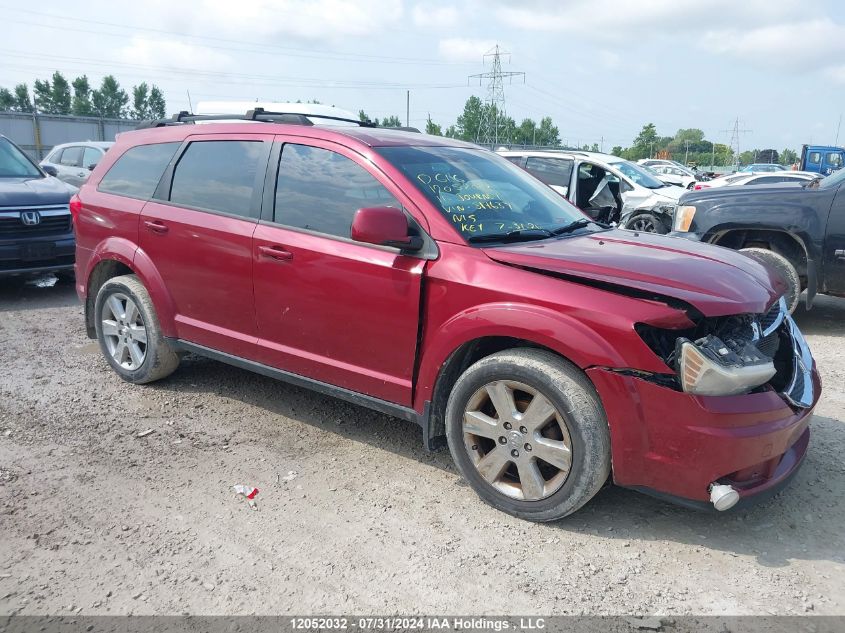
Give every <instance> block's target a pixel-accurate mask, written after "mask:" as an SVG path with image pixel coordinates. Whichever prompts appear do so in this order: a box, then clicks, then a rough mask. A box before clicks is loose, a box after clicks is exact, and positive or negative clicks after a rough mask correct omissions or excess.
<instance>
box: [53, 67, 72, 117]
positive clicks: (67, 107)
mask: <svg viewBox="0 0 845 633" xmlns="http://www.w3.org/2000/svg"><path fill="white" fill-rule="evenodd" d="M51 101H52V105H53V113H54V114H70V112H71V98H70V84H68V81H67V79H65V77H64V75H62V73H60V72H59V71H58V70H57V71H56V72H54V73H53V90H52V94H51Z"/></svg>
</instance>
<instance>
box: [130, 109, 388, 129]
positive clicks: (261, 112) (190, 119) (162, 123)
mask: <svg viewBox="0 0 845 633" xmlns="http://www.w3.org/2000/svg"><path fill="white" fill-rule="evenodd" d="M310 119H328V120H331V121H343V122H344V123H355V124H357V125H360V126H361V127H376V124H375V123H373V122H372V121H370V120H369V119H367V120H366V121H361V120H359V119H348V118H346V117H339V116H331V115H329V114H305V113H302V112H270V111H268V110H265V109H264V108H254V109H252V110H248V111H247V112H246V114H192V113H191V112H188V111H187V110H182V111H181V112H179V113H177V114H174V115H173V116H172V117H170V118H169V119H154V120H152V121H141V122H140V123H139V124H138V125H137V126H136V127H135V129H136V130H144V129H148V128H154V127H167V126H170V125H182V124H184V123H196V122H197V121H233V120H234V121H262V122H265V123H293V124H295V125H314V123H313V122H312V121H311V120H310Z"/></svg>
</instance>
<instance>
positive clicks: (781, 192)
mask: <svg viewBox="0 0 845 633" xmlns="http://www.w3.org/2000/svg"><path fill="white" fill-rule="evenodd" d="M712 182H716V181H711V182H709V183H707V182H704V183H701V184H702V185H705V187H704V188H703V189H697V190H695V191H687V192H686V193H685V194H684V196H683V199H682V200H681V201H680V202H681V204H695V202H696V201H698V200H704V199H714V200H717V199H720V198H733V199H734V200H736V199H743V200H745V199H748V198H750V199H751V200H753V199H754V198H755V197H759V196H762V195H766V196H772V195H774V196H776V198H777V199H778V200H780V199H781V198H782V197H784V196H786V197H796V196H826V195H828V192H829V191H831V189H826V188H825V189H819V188H818V187H812V188H811V187H805V186H804V184H805V183H800V182H799V183H797V184H796V183H792V182H788V183H783V182H778V183H773V184H770V185H751V186H746V185H739V186H734V187H730V186H725V185H724V183H719V184H718V185H716V186H714V185H713V184H712ZM732 202H733V200H732Z"/></svg>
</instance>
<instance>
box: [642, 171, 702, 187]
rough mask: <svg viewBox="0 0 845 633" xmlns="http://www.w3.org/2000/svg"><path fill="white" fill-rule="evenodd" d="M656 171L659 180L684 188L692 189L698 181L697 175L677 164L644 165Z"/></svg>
mask: <svg viewBox="0 0 845 633" xmlns="http://www.w3.org/2000/svg"><path fill="white" fill-rule="evenodd" d="M643 167H645V168H646V169H650V170H651V171H653V172H654V173H655V175H656V176H657V178H658V180H660V181H661V182H665V183H666V184H667V185H675V186H677V187H683V188H684V189H692V188H693V187H695V183H696V182H698V178H697V177H696V175H695V174H694V173H693V172H691V171H690V170H689V169H685V168H684V167H678V166H676V165H643Z"/></svg>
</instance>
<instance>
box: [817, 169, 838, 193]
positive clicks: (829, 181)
mask: <svg viewBox="0 0 845 633" xmlns="http://www.w3.org/2000/svg"><path fill="white" fill-rule="evenodd" d="M819 178H821V180H817V181H811V182H817V183H818V185H816V186H817V187H818V188H819V189H828V188H830V187H838V186H839V183H841V182H842V181H843V180H845V169H838V170H837V171H835V172H833V173H832V174H831V175H830V176H824V175H823V174H819Z"/></svg>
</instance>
